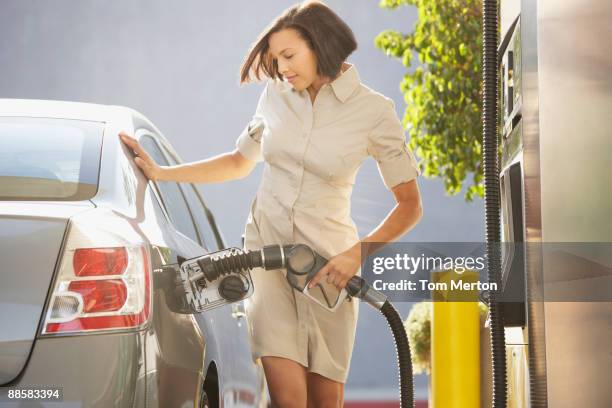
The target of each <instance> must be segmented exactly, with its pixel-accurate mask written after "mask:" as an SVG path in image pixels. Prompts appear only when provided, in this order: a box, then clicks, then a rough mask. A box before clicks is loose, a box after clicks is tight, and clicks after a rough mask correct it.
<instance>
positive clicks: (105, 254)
mask: <svg viewBox="0 0 612 408" xmlns="http://www.w3.org/2000/svg"><path fill="white" fill-rule="evenodd" d="M127 263H128V257H127V251H126V250H125V248H82V249H77V250H76V251H74V258H73V261H72V265H73V267H74V274H75V275H76V276H104V275H121V274H122V273H123V272H125V269H126V267H127Z"/></svg>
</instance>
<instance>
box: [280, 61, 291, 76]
mask: <svg viewBox="0 0 612 408" xmlns="http://www.w3.org/2000/svg"><path fill="white" fill-rule="evenodd" d="M278 72H280V73H281V75H282V76H286V74H287V73H288V72H289V66H288V64H287V63H285V62H279V63H278Z"/></svg>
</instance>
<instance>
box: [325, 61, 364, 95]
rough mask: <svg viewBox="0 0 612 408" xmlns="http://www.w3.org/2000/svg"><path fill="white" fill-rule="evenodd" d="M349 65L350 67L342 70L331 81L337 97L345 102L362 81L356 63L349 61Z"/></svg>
mask: <svg viewBox="0 0 612 408" xmlns="http://www.w3.org/2000/svg"><path fill="white" fill-rule="evenodd" d="M347 65H348V68H347V69H346V71H344V72H341V73H340V75H339V76H338V77H337V78H336V79H334V80H333V81H332V82H331V83H330V85H331V88H332V89H333V91H334V94H335V95H336V98H338V100H340V102H343V103H344V102H345V101H346V100H347V99H348V97H349V96H351V95H352V94H353V92H354V91H355V89H356V88H357V86H358V85H359V83H360V80H359V73H358V72H357V68H356V67H355V65H353V64H348V63H347Z"/></svg>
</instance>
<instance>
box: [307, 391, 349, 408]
mask: <svg viewBox="0 0 612 408" xmlns="http://www.w3.org/2000/svg"><path fill="white" fill-rule="evenodd" d="M342 404H343V401H342V398H341V397H340V396H339V395H337V394H332V395H316V396H315V395H310V394H309V395H308V408H341V407H342Z"/></svg>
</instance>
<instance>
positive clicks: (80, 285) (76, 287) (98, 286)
mask: <svg viewBox="0 0 612 408" xmlns="http://www.w3.org/2000/svg"><path fill="white" fill-rule="evenodd" d="M68 290H70V291H73V292H78V293H80V294H81V296H83V312H84V313H97V312H113V311H116V310H119V309H121V307H123V305H124V304H125V300H126V299H127V288H126V287H125V283H124V282H123V281H122V280H120V279H109V280H88V281H73V282H70V285H69V286H68Z"/></svg>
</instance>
